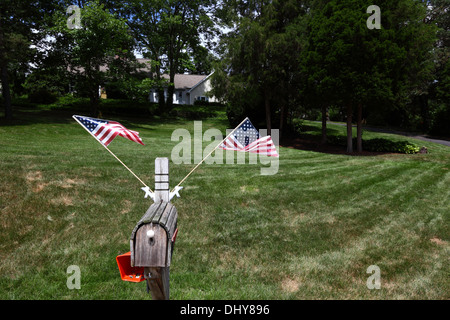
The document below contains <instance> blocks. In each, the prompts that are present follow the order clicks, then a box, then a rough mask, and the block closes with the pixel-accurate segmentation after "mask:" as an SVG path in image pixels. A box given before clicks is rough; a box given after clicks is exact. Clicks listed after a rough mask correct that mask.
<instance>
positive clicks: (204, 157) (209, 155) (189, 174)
mask: <svg viewBox="0 0 450 320" xmlns="http://www.w3.org/2000/svg"><path fill="white" fill-rule="evenodd" d="M247 119H248V117H246V118H245V119H244V120H242V122H241V123H240V124H238V126H237V127H236V128H234V130H233V131H231V132H230V133H229V134H228V135H227V136H226V137H225V139H223V140H222V141H221V142H220V143H219V144H218V145H217V146H216V147H215V148H214V149H213V150H212V151H211V152H210V153H208V155H207V156H206V157H204V158H203V159H202V161H200V162H199V163H198V164H197V165H196V166H195V167H194V169H192V170H191V171H190V172H189V173H188V174H187V175H186V177H184V178H183V180H181V181H180V182H179V183H178V184H177V185H176V186H175V188H173V189H172V192H174V191H175V189H177V187H179V186H180V185H181V184H182V183H183V182H184V181H185V180H186V179H187V178H188V177H189V176H190V175H191V174H192V172H194V171H195V170H196V169H197V168H198V167H199V166H200V165H201V164H202V163H203V162H204V161H205V160H206V159H207V158H208V157H209V156H210V155H211V154H212V153H213V152H214V151H216V150H217V148H219V147H220V145H221V144H222V143H223V142H224V141H225V140H227V139H228V138H229V137H230V136H231V135H232V134H233V133H234V132H235V131H236V130H237V129H238V128H239V127H240V126H241V125H242V124H243V123H244V122H245V121H246V120H247Z"/></svg>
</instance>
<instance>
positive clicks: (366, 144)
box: [363, 138, 420, 154]
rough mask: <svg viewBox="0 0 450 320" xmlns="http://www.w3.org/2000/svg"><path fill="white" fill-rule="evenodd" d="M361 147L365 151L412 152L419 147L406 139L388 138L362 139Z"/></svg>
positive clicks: (417, 150)
mask: <svg viewBox="0 0 450 320" xmlns="http://www.w3.org/2000/svg"><path fill="white" fill-rule="evenodd" d="M363 148H364V150H367V151H374V152H395V153H406V154H413V153H418V152H419V150H420V148H419V147H418V146H417V145H415V144H413V143H410V142H408V141H405V140H403V141H392V140H388V139H382V138H377V139H370V140H366V141H363Z"/></svg>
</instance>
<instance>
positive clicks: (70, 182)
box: [61, 178, 86, 189]
mask: <svg viewBox="0 0 450 320" xmlns="http://www.w3.org/2000/svg"><path fill="white" fill-rule="evenodd" d="M85 183H86V180H84V179H77V178H75V179H64V181H63V182H62V183H61V187H62V188H64V189H69V188H72V187H73V186H77V185H81V184H85Z"/></svg>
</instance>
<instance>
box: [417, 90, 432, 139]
mask: <svg viewBox="0 0 450 320" xmlns="http://www.w3.org/2000/svg"><path fill="white" fill-rule="evenodd" d="M419 103H420V112H421V114H422V121H423V124H422V130H423V132H428V131H429V130H430V108H429V105H428V94H422V95H420V96H419Z"/></svg>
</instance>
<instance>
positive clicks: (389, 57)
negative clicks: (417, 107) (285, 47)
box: [304, 0, 433, 152]
mask: <svg viewBox="0 0 450 320" xmlns="http://www.w3.org/2000/svg"><path fill="white" fill-rule="evenodd" d="M369 5H370V3H369V2H368V1H363V0H342V1H337V0H332V1H322V0H317V1H315V5H314V9H313V12H312V17H311V20H310V24H309V26H310V30H309V39H308V48H307V50H306V52H307V53H306V58H305V60H304V68H305V72H306V73H307V74H309V75H310V76H309V82H310V84H312V85H314V84H316V85H318V90H315V91H313V93H314V94H316V95H317V96H316V100H317V101H320V102H319V105H321V106H323V105H330V104H336V105H342V106H344V107H345V109H346V114H347V152H353V142H352V140H353V139H352V120H353V113H354V110H355V109H356V110H357V149H358V151H359V152H361V151H362V116H363V108H364V107H367V106H371V107H372V108H373V107H375V108H376V106H377V104H382V103H386V102H387V101H390V102H392V103H393V102H394V101H395V99H398V98H399V97H401V96H402V95H404V94H405V92H406V91H407V90H408V88H409V87H410V83H411V81H410V80H411V78H408V76H409V77H411V76H413V75H416V74H417V72H419V71H423V69H421V68H420V66H421V65H422V64H423V61H425V60H426V56H427V53H428V52H429V51H430V48H431V47H430V44H431V43H432V39H433V29H432V28H428V26H427V25H425V24H423V18H424V17H425V7H424V5H423V4H422V3H421V2H418V1H414V0H397V1H379V2H378V5H379V7H380V8H381V17H382V20H381V21H382V23H381V26H382V27H381V29H380V30H378V29H374V30H371V29H369V28H368V27H367V19H368V17H369V15H368V14H367V13H366V9H367V7H368V6H369ZM320 92H326V93H325V94H321V93H320Z"/></svg>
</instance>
